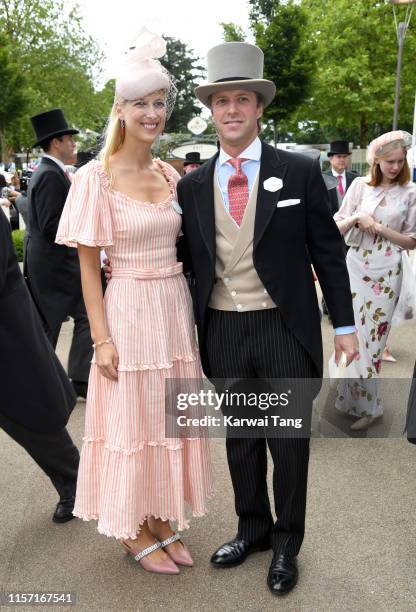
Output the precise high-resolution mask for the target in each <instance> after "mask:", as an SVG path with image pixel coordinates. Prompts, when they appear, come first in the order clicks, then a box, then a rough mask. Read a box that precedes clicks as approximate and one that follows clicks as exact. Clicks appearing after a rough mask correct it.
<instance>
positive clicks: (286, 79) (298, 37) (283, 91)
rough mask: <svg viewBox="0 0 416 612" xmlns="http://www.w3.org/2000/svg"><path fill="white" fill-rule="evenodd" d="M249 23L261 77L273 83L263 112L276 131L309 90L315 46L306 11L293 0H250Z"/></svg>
mask: <svg viewBox="0 0 416 612" xmlns="http://www.w3.org/2000/svg"><path fill="white" fill-rule="evenodd" d="M250 5H251V11H250V23H251V26H250V27H251V29H252V31H253V33H254V36H255V40H256V44H257V45H258V46H259V47H260V48H261V49H262V51H263V53H264V77H265V78H266V79H270V80H271V81H273V82H274V83H275V85H276V90H277V91H276V97H275V99H274V100H273V102H272V103H271V104H270V106H269V107H268V108H267V109H266V111H265V118H266V120H267V119H268V120H270V121H271V123H272V126H273V131H274V140H275V142H276V141H277V132H280V133H281V132H282V131H283V130H284V126H285V124H286V123H287V122H288V121H289V119H290V118H291V117H292V116H293V114H294V112H295V111H296V109H297V108H298V107H299V106H300V105H301V104H302V102H303V101H304V100H305V99H306V98H307V96H308V95H309V93H310V88H311V82H312V74H313V71H314V69H315V46H314V44H313V43H312V42H311V41H310V40H309V39H308V37H307V36H306V32H307V22H308V19H307V13H306V11H305V10H304V8H303V7H302V6H301V5H300V4H299V3H298V2H296V1H295V0H286V1H285V2H283V1H281V0H250Z"/></svg>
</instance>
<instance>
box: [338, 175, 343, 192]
mask: <svg viewBox="0 0 416 612" xmlns="http://www.w3.org/2000/svg"><path fill="white" fill-rule="evenodd" d="M337 180H338V191H339V195H340V196H341V197H342V196H343V195H344V186H343V184H342V174H338V176H337Z"/></svg>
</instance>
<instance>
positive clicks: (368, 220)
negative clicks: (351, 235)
mask: <svg viewBox="0 0 416 612" xmlns="http://www.w3.org/2000/svg"><path fill="white" fill-rule="evenodd" d="M356 219H357V223H358V226H359V228H360V229H361V230H362V231H363V232H366V233H367V234H370V236H375V235H376V233H377V230H376V225H377V222H376V221H375V219H374V217H372V216H371V215H369V214H368V213H365V212H359V213H357V216H356Z"/></svg>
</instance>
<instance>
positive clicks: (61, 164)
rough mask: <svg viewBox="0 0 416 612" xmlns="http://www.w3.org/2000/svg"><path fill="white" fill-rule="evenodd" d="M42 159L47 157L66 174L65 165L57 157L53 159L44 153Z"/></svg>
mask: <svg viewBox="0 0 416 612" xmlns="http://www.w3.org/2000/svg"><path fill="white" fill-rule="evenodd" d="M43 157H47V158H48V159H51V160H52V161H53V162H55V164H58V166H59V167H60V169H61V170H62V172H67V169H66V167H65V164H64V163H63V162H62V161H61V160H60V159H58V158H57V157H53V155H49V154H48V153H44V154H43Z"/></svg>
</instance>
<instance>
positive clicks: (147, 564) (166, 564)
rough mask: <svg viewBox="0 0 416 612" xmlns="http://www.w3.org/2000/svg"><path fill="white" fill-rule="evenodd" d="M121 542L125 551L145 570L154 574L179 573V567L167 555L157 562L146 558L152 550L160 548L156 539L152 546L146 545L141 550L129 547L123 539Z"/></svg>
mask: <svg viewBox="0 0 416 612" xmlns="http://www.w3.org/2000/svg"><path fill="white" fill-rule="evenodd" d="M121 543H122V545H123V547H124V548H125V549H126V550H127V552H128V553H129V554H130V555H132V556H133V557H134V559H135V560H136V561H137V562H138V563H140V565H141V566H142V568H143V569H144V570H146V572H153V573H154V574H179V567H178V566H177V565H176V564H175V563H174V562H173V561H172V559H171V558H170V557H167V558H166V559H165V560H164V561H159V562H158V563H156V562H155V561H152V560H151V559H148V558H147V555H150V553H152V552H154V551H155V550H157V549H158V548H161V543H160V542H157V541H156V542H155V543H154V544H152V546H148V547H147V548H143V549H142V550H141V549H140V548H130V546H128V544H126V543H125V542H123V541H121Z"/></svg>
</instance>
